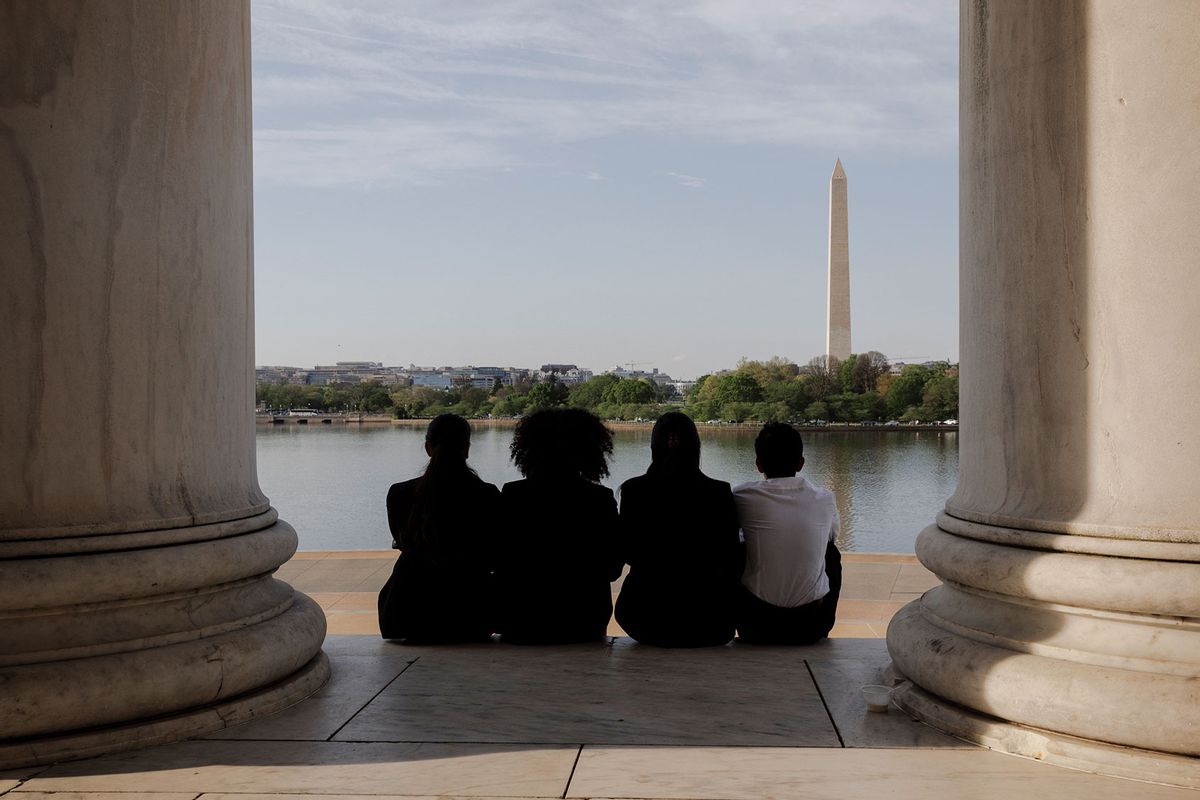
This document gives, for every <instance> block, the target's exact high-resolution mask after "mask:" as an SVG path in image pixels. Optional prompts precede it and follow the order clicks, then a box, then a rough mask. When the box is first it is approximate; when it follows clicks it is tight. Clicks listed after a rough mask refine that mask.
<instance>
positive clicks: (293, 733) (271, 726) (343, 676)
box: [206, 656, 416, 741]
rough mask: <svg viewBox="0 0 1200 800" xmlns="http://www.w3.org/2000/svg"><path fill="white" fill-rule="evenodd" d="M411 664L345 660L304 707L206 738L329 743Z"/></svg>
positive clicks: (373, 660)
mask: <svg viewBox="0 0 1200 800" xmlns="http://www.w3.org/2000/svg"><path fill="white" fill-rule="evenodd" d="M412 658H413V659H415V658H416V656H412ZM411 663H412V661H408V660H400V659H396V658H362V657H343V658H341V659H339V660H338V662H337V667H336V669H334V670H333V671H332V675H331V677H330V679H329V682H328V683H327V684H325V686H324V687H323V688H322V689H321V690H320V691H319V692H317V693H316V694H314V695H313V696H312V697H310V698H309V699H308V700H306V701H305V702H303V703H301V704H300V705H297V706H293V707H291V708H289V709H287V710H286V711H283V712H281V713H279V714H275V715H273V716H270V717H266V718H265V719H260V720H255V721H253V722H250V723H247V724H245V725H237V726H235V727H232V728H226V729H225V730H223V731H218V732H216V733H214V734H210V735H209V736H208V737H206V738H209V739H280V740H295V739H306V740H309V741H325V740H327V739H330V738H332V737H333V735H334V734H335V733H337V732H338V731H339V730H340V729H341V728H342V726H343V725H345V724H346V723H347V722H348V721H350V720H351V719H352V718H353V717H354V715H355V714H357V713H358V712H359V711H360V710H361V709H363V708H364V707H366V705H367V704H368V703H370V702H371V701H372V700H373V699H374V698H375V697H376V695H378V694H379V693H380V692H381V691H383V689H384V688H385V687H386V686H388V684H390V683H391V682H392V681H394V680H396V678H397V677H398V676H400V675H401V674H402V673H403V672H404V671H405V670H406V669H408V668H409V666H410V664H411Z"/></svg>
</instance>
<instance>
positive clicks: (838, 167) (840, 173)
mask: <svg viewBox="0 0 1200 800" xmlns="http://www.w3.org/2000/svg"><path fill="white" fill-rule="evenodd" d="M833 177H835V178H844V177H846V171H845V170H844V169H842V160H841V159H840V158H839V159H838V160H837V163H836V164H834V165H833Z"/></svg>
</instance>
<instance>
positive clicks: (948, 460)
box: [257, 425, 958, 553]
mask: <svg viewBox="0 0 1200 800" xmlns="http://www.w3.org/2000/svg"><path fill="white" fill-rule="evenodd" d="M700 434H701V438H702V440H703V450H702V466H703V469H704V471H705V472H706V473H708V474H709V475H711V476H713V477H715V478H720V479H722V480H727V481H729V482H730V483H733V484H737V483H740V482H742V481H747V480H755V479H757V478H758V477H760V476H759V475H758V473H757V472H756V471H755V469H754V436H755V431H753V430H728V429H715V428H702V429H701V431H700ZM423 438H424V431H423V430H420V429H416V428H391V427H378V428H376V427H371V428H367V427H363V428H360V427H357V426H338V427H332V428H331V427H322V428H320V429H314V430H307V429H305V428H301V427H298V426H290V425H289V426H278V427H265V426H263V427H259V428H258V437H257V440H258V471H259V478H260V481H261V483H262V487H263V490H264V491H265V492H266V493H267V495H268V496H269V497H270V498H271V502H272V503H273V504H274V505H275V507H276V508H278V509H279V512H280V515H281V516H282V517H283V518H284V519H286V520H287V521H288V522H290V523H292V525H294V526H295V528H296V530H297V532H298V533H299V535H300V548H301V549H302V550H359V549H382V548H386V547H388V546H389V543H390V538H389V536H388V532H387V519H386V515H385V512H384V505H383V499H384V495H385V494H386V492H387V488H388V486H389V485H390V484H392V483H393V482H395V481H398V480H403V479H406V478H410V477H414V476H415V475H417V474H419V472H420V470H421V469H422V468H423V467H424V465H425V454H424V451H423V449H422V442H423ZM511 439H512V432H511V430H509V429H503V428H483V429H479V430H477V431H476V432H475V436H474V438H473V441H472V446H471V464H472V465H473V466H474V467H475V469H476V470H478V472H479V474H480V475H481V476H482V477H483V478H484V479H485V480H488V481H491V482H493V483H497V484H499V483H503V482H505V481H509V480H515V479H516V478H517V477H518V475H517V471H516V469H515V468H514V467H513V466H512V464H511V463H509V461H508V446H509V442H510V441H511ZM614 450H615V452H614V458H613V462H612V476H611V477H610V478H609V479H608V480H606V481H605V483H606V484H607V485H609V486H611V487H613V488H615V487H617V486H618V485H620V483H621V482H622V481H624V480H626V479H627V478H630V477H633V476H634V475H640V474H641V473H643V472H645V470H646V467H647V465H648V464H649V463H650V431H649V430H648V429H640V428H639V429H620V430H618V431H616V435H615V442H614ZM804 455H805V459H806V464H805V468H804V473H803V474H804V475H805V476H807V477H808V479H809V480H811V481H813V482H814V483H817V484H820V485H822V486H825V487H827V488H829V489H831V490H833V492H834V495H835V496H836V497H837V502H838V511H839V513H840V514H841V517H842V537H841V542H840V544H841V546H842V547H843V548H844V549H846V550H855V551H881V552H903V553H911V552H912V548H913V542H914V540H915V539H916V535H917V533H918V532H919V531H920V530H921V529H922V528H923V527H925V526H926V525H928V524H929V523H930V522H932V521H933V518H934V515H935V514H936V513H937V512H938V510H940V509H941V507H942V505H943V504H944V503H945V501H946V498H948V497H949V496H950V495H951V494H952V493H953V491H954V485H955V483H956V482H957V480H958V441H957V434H955V433H929V432H925V433H915V432H904V431H889V432H876V431H871V432H860V433H845V432H838V433H809V434H805V437H804Z"/></svg>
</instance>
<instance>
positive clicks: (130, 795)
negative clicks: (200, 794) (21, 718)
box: [9, 792, 196, 800]
mask: <svg viewBox="0 0 1200 800" xmlns="http://www.w3.org/2000/svg"><path fill="white" fill-rule="evenodd" d="M9 797H10V798H15V800H193V799H194V798H195V797H196V792H13V793H12V794H11V795H9Z"/></svg>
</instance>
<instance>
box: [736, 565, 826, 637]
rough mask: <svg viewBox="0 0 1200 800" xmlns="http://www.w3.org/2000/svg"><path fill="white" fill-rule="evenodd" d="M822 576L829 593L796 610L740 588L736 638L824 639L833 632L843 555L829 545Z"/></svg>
mask: <svg viewBox="0 0 1200 800" xmlns="http://www.w3.org/2000/svg"><path fill="white" fill-rule="evenodd" d="M825 574H826V575H827V576H828V578H829V593H828V594H826V595H825V596H824V597H822V598H821V599H819V600H814V601H813V602H811V603H808V604H806V605H802V606H797V607H795V608H783V607H781V606H776V605H772V604H771V603H768V602H766V601H765V600H760V599H759V598H758V597H756V596H755V595H754V593H753V592H751V591H750V590H749V589H747V588H746V587H745V586H740V587H739V589H740V591H739V592H738V595H737V600H736V601H735V603H734V610H735V614H736V617H737V632H738V638H739V639H741V640H743V641H746V642H751V643H753V644H813V643H815V642H818V641H820V640H821V639H824V638H825V637H826V636H828V635H829V631H831V630H833V623H834V620H835V618H836V617H837V604H838V597H839V596H840V595H841V592H842V554H841V553H840V552H839V551H838V549H837V547H836V546H835V545H834V544H833V543H832V542H830V543H829V546H828V547H827V548H826V549H825Z"/></svg>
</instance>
